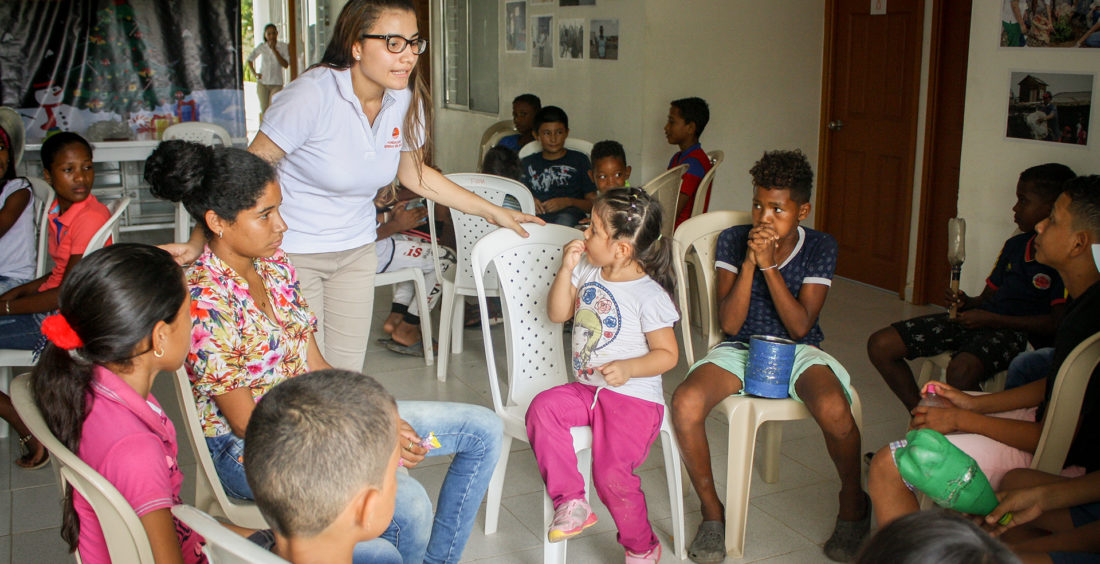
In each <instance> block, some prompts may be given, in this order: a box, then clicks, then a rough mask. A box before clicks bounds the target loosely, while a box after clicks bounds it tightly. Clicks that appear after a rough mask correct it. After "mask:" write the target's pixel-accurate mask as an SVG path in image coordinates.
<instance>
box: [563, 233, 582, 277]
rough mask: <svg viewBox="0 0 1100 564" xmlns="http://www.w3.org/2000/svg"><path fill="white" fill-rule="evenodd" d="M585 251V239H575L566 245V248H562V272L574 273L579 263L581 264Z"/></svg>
mask: <svg viewBox="0 0 1100 564" xmlns="http://www.w3.org/2000/svg"><path fill="white" fill-rule="evenodd" d="M584 249H585V247H584V239H574V240H572V241H570V242H568V243H566V244H565V247H562V256H561V269H560V270H562V271H565V272H570V273H571V272H573V269H574V268H576V267H577V263H579V262H581V255H583V254H584Z"/></svg>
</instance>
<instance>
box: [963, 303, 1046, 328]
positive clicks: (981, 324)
mask: <svg viewBox="0 0 1100 564" xmlns="http://www.w3.org/2000/svg"><path fill="white" fill-rule="evenodd" d="M1065 310H1066V308H1065V305H1063V304H1059V305H1056V306H1052V307H1051V308H1050V313H1048V314H1045V315H1002V314H999V313H993V312H990V311H985V310H982V309H971V310H967V311H962V312H959V315H958V318H957V321H958V322H959V323H960V324H962V326H963V327H966V328H968V329H980V328H989V329H1011V330H1013V331H1023V332H1025V333H1027V334H1029V335H1053V334H1054V333H1055V332H1056V331H1057V330H1058V324H1059V323H1060V322H1061V320H1062V316H1063V315H1064V314H1065Z"/></svg>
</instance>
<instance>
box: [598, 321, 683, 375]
mask: <svg viewBox="0 0 1100 564" xmlns="http://www.w3.org/2000/svg"><path fill="white" fill-rule="evenodd" d="M645 340H646V343H648V344H649V352H648V353H646V354H644V355H642V356H639V357H638V358H629V359H625V360H613V361H611V362H609V363H607V364H605V365H603V366H601V367H600V373H601V374H603V379H604V381H606V382H607V383H608V384H610V385H612V386H622V385H623V384H625V383H626V381H627V380H629V379H631V378H645V377H648V376H656V375H658V374H664V373H665V372H668V371H669V370H672V369H673V368H675V367H676V359H677V358H678V357H679V354H680V349H679V348H678V347H677V346H676V332H675V331H673V330H672V327H663V328H661V329H657V330H656V331H650V332H648V333H646V334H645Z"/></svg>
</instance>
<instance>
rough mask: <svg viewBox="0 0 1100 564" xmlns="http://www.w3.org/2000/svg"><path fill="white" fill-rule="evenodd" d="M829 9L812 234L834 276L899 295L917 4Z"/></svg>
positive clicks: (837, 2) (851, 2)
mask: <svg viewBox="0 0 1100 564" xmlns="http://www.w3.org/2000/svg"><path fill="white" fill-rule="evenodd" d="M885 4H887V6H888V10H887V13H886V14H883V15H871V14H870V5H871V2H870V0H831V1H830V4H829V7H828V12H827V16H826V55H825V56H826V64H825V83H824V85H823V91H824V100H823V109H824V111H823V112H822V117H823V123H822V126H823V128H822V142H821V147H822V152H821V158H820V159H819V160H820V163H819V167H820V169H821V171H820V174H819V183H818V185H819V187H820V188H819V191H818V205H819V210H818V215H817V219H818V221H817V225H819V226H820V228H821V229H822V230H824V231H826V232H828V233H831V234H832V235H833V236H834V237H836V239H837V242H838V243H839V246H840V256H839V260H838V263H837V274H839V275H841V276H845V277H848V278H852V279H855V280H858V281H860V282H864V283H867V284H871V285H873V286H878V287H881V288H886V289H888V290H891V291H896V292H898V293H899V294H900V293H901V292H902V291H903V290H904V286H905V271H906V265H907V261H908V255H909V224H910V221H909V220H910V211H911V205H910V200H911V198H912V182H913V162H914V149H915V145H916V124H917V100H918V88H919V86H920V57H921V41H922V37H921V36H922V19H923V12H924V6H923V1H922V0H889V2H885Z"/></svg>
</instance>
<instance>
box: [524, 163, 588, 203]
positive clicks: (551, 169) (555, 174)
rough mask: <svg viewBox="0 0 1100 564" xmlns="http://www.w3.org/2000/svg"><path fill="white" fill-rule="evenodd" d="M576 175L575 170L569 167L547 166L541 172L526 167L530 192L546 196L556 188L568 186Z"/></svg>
mask: <svg viewBox="0 0 1100 564" xmlns="http://www.w3.org/2000/svg"><path fill="white" fill-rule="evenodd" d="M577 174H578V173H577V169H576V168H574V167H571V166H569V165H553V166H548V167H546V168H545V169H543V170H542V172H539V171H537V170H535V167H533V166H530V165H528V166H527V176H528V177H529V178H530V179H531V190H532V191H533V192H535V193H536V194H547V193H550V192H552V191H554V189H555V188H557V187H563V186H568V185H569V183H570V182H572V180H573V179H574V178H577ZM540 199H542V198H540Z"/></svg>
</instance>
